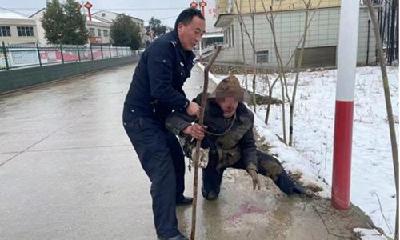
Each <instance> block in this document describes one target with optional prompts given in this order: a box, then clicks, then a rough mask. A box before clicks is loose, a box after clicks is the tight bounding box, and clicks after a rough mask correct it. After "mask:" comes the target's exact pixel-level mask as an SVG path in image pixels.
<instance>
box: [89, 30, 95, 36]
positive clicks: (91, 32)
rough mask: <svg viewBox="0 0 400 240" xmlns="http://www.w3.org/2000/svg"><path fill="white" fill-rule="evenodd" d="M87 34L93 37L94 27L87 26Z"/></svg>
mask: <svg viewBox="0 0 400 240" xmlns="http://www.w3.org/2000/svg"><path fill="white" fill-rule="evenodd" d="M89 36H90V37H94V28H89Z"/></svg>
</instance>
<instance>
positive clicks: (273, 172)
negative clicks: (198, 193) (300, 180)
mask: <svg viewBox="0 0 400 240" xmlns="http://www.w3.org/2000/svg"><path fill="white" fill-rule="evenodd" d="M213 161H215V159H212V158H211V157H210V162H209V164H208V165H207V167H206V168H205V169H203V171H202V178H203V187H202V193H203V196H204V197H206V196H207V195H208V193H209V192H211V191H212V192H214V194H216V195H218V194H219V192H220V189H221V183H222V175H223V173H224V171H225V169H226V168H235V169H243V170H246V166H245V163H244V162H243V161H242V160H239V161H238V162H236V163H235V164H234V165H232V166H228V167H225V168H222V169H219V170H218V169H216V168H215V165H216V164H213ZM257 167H258V173H259V174H262V175H264V176H267V177H270V178H271V179H272V180H273V181H274V183H275V184H276V185H277V186H278V187H279V189H280V190H281V191H282V192H284V193H286V194H288V195H290V194H293V193H294V191H295V190H296V189H295V188H296V184H295V182H294V181H293V180H292V179H291V178H290V177H289V176H288V175H287V173H286V171H285V170H284V169H283V167H282V165H281V164H280V162H279V161H278V160H277V159H276V158H275V157H273V156H272V155H269V154H266V153H264V152H261V151H259V150H257Z"/></svg>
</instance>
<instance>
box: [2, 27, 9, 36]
mask: <svg viewBox="0 0 400 240" xmlns="http://www.w3.org/2000/svg"><path fill="white" fill-rule="evenodd" d="M0 37H11V32H10V26H0Z"/></svg>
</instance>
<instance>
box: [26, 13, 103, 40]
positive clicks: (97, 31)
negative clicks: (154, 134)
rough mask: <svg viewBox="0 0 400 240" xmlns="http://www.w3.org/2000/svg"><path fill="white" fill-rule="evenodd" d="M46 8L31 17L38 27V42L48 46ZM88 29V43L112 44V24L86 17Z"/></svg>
mask: <svg viewBox="0 0 400 240" xmlns="http://www.w3.org/2000/svg"><path fill="white" fill-rule="evenodd" d="M45 11H46V8H43V9H41V10H39V11H37V12H36V13H34V14H32V15H31V16H30V18H31V19H33V20H34V21H35V24H36V26H37V32H38V33H37V36H38V42H39V44H41V45H46V44H47V39H46V35H45V30H44V29H43V27H42V18H43V14H44V13H45ZM86 29H87V31H88V32H89V39H88V43H93V44H110V23H108V22H103V21H101V20H99V19H97V18H96V17H92V18H91V19H90V18H89V17H88V16H86Z"/></svg>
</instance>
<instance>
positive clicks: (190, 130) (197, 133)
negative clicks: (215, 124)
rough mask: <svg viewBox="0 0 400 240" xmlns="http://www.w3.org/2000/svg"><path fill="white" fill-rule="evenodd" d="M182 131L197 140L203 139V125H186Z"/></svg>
mask: <svg viewBox="0 0 400 240" xmlns="http://www.w3.org/2000/svg"><path fill="white" fill-rule="evenodd" d="M182 132H183V133H184V134H187V135H190V136H192V137H193V138H195V139H198V140H203V138H204V127H202V126H200V125H199V124H197V123H195V124H193V125H191V126H187V127H186V128H185V129H183V131H182Z"/></svg>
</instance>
